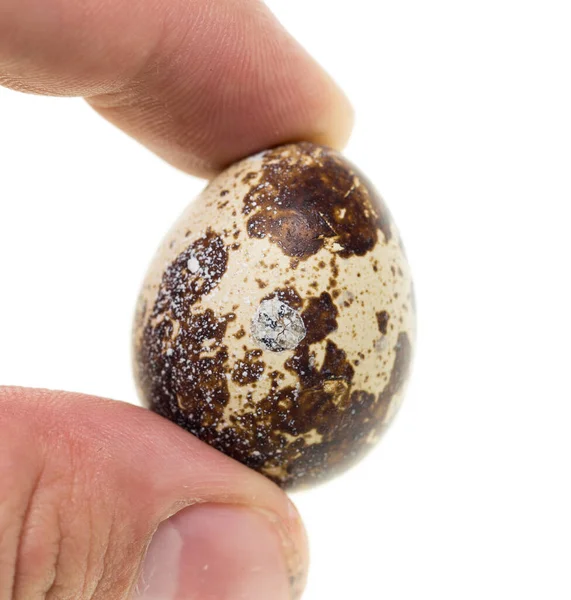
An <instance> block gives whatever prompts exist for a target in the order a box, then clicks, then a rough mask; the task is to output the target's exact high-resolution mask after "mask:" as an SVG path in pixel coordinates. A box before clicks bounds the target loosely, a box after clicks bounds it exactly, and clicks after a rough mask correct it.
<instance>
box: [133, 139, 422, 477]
mask: <svg viewBox="0 0 571 600" xmlns="http://www.w3.org/2000/svg"><path fill="white" fill-rule="evenodd" d="M414 327H415V316H414V298H413V291H412V283H411V278H410V273H409V267H408V264H407V261H406V257H405V254H404V251H403V247H402V244H401V242H400V238H399V235H398V232H397V230H396V229H395V226H394V224H393V222H392V220H391V217H390V214H389V213H388V211H387V209H386V207H385V205H384V203H383V201H382V199H381V198H380V196H379V195H378V194H377V193H376V192H375V190H374V189H373V188H372V186H371V184H370V182H369V181H368V180H367V179H366V178H365V177H364V176H363V175H362V174H361V173H360V172H359V171H358V170H357V169H356V168H355V167H354V166H353V165H352V164H351V163H349V162H348V161H347V160H346V159H345V158H344V157H343V156H342V155H341V154H339V153H338V152H336V151H334V150H332V149H330V148H326V147H322V146H318V145H314V144H310V143H299V144H290V145H286V146H281V147H278V148H275V149H272V150H267V151H265V152H262V153H260V154H257V155H255V156H252V157H250V158H246V159H244V160H242V161H241V162H239V163H237V164H235V165H233V166H231V167H230V168H228V169H227V170H226V171H224V172H223V173H222V174H220V175H219V176H218V177H216V178H215V179H214V180H213V181H212V182H211V183H210V184H209V185H208V186H207V187H206V188H205V190H204V191H203V192H202V193H201V194H200V195H199V196H198V198H197V199H196V200H195V201H194V202H192V203H191V204H190V206H189V207H188V208H187V210H186V211H185V212H184V213H183V215H182V216H181V217H180V218H179V220H178V221H177V222H176V223H175V225H174V227H173V228H172V230H171V231H170V233H169V234H168V235H167V237H166V238H165V240H164V242H163V244H162V245H161V247H160V248H159V251H158V252H157V255H156V257H155V259H154V261H153V262H152V264H151V267H150V269H149V272H148V274H147V276H146V279H145V282H144V284H143V289H142V292H141V295H140V298H139V304H138V308H137V314H136V318H135V325H134V363H135V376H136V381H137V385H138V388H139V392H140V395H141V398H142V400H143V402H144V404H145V405H146V406H148V407H150V408H151V409H152V410H153V411H155V412H157V413H158V414H160V415H163V416H165V417H167V418H168V419H171V420H172V421H174V422H175V423H178V424H179V425H181V426H182V427H184V428H185V429H187V430H188V431H190V432H191V433H193V434H194V435H196V436H198V437H199V438H200V439H201V440H204V441H205V442H207V443H208V444H211V445H212V446H214V447H215V448H217V449H219V450H221V451H222V452H224V453H225V454H227V455H229V456H231V457H233V458H235V459H237V460H239V461H241V462H242V463H244V464H246V465H248V466H249V467H251V468H253V469H256V470H258V471H260V472H261V473H263V474H264V475H266V476H267V477H269V478H270V479H272V480H273V481H275V482H276V483H278V484H279V485H281V486H282V487H287V488H293V487H300V486H307V485H311V484H315V483H317V482H319V481H322V480H324V479H326V478H328V477H330V476H331V475H333V474H335V473H337V472H340V471H342V470H344V469H346V468H347V467H348V466H350V465H351V464H352V463H354V462H355V461H356V460H357V459H359V458H360V457H361V456H362V455H363V454H364V453H365V452H366V451H367V450H368V449H369V448H370V447H371V446H372V445H374V444H375V443H376V442H377V440H378V439H379V437H380V436H381V435H382V433H383V432H384V431H385V429H386V428H387V426H388V424H389V423H390V421H391V420H392V418H393V416H394V414H395V412H396V411H397V409H398V407H399V405H400V403H401V399H402V395H403V391H404V385H405V381H406V378H407V374H408V372H409V366H410V362H411V357H412V344H413V338H414Z"/></svg>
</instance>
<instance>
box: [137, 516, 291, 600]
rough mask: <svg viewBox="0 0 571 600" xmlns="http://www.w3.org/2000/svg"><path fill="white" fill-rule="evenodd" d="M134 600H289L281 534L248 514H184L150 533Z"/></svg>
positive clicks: (264, 521) (172, 518) (163, 523)
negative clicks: (150, 536) (152, 534)
mask: <svg viewBox="0 0 571 600" xmlns="http://www.w3.org/2000/svg"><path fill="white" fill-rule="evenodd" d="M135 598H136V600H202V599H203V598H207V599H208V600H238V599H239V600H268V599H270V598H271V599H272V600H290V598H291V595H290V584H289V576H288V571H287V566H286V560H285V555H284V549H283V543H282V541H281V538H280V534H279V532H278V531H277V529H276V526H275V525H274V524H273V523H272V522H271V521H270V520H269V519H268V518H267V517H266V516H265V515H264V514H262V513H258V512H256V511H255V510H252V509H249V508H245V507H239V506H227V505H223V504H202V505H195V506H191V507H189V508H185V509H183V510H181V511H180V512H178V513H177V514H175V515H174V516H172V517H170V518H169V519H167V520H166V521H163V522H162V523H161V524H160V526H159V528H158V529H157V531H156V532H155V534H154V536H153V538H152V540H151V544H150V546H149V549H148V551H147V555H146V557H145V559H144V562H143V568H142V572H141V576H140V578H139V582H138V584H137V587H136V590H135Z"/></svg>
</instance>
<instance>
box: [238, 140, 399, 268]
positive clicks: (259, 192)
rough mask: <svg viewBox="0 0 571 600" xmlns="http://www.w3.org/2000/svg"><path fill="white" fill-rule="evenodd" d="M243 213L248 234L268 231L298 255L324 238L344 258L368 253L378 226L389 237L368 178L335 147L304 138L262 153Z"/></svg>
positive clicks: (315, 249)
mask: <svg viewBox="0 0 571 600" xmlns="http://www.w3.org/2000/svg"><path fill="white" fill-rule="evenodd" d="M244 181H245V182H246V183H248V182H249V181H250V178H247V177H246V178H244ZM243 212H244V214H246V215H248V216H249V218H248V225H247V231H248V234H249V235H250V236H251V237H258V238H265V237H268V236H271V237H270V238H269V239H270V240H271V241H272V242H274V243H276V244H277V245H278V246H279V247H280V248H281V249H282V251H283V252H284V254H286V255H288V256H290V257H294V258H297V259H306V258H308V257H309V256H312V255H314V254H316V253H317V252H318V251H319V250H320V249H321V248H322V247H323V245H324V243H325V240H326V239H328V238H330V239H332V240H334V241H335V242H337V243H338V244H339V245H340V246H341V249H340V250H339V251H338V254H339V256H341V257H344V258H347V257H349V256H353V255H357V256H363V255H365V254H366V253H367V252H369V251H370V250H371V249H372V248H373V247H374V246H375V244H376V243H377V239H378V233H379V231H380V232H382V234H383V236H384V239H385V241H389V240H390V239H391V228H390V222H391V218H390V215H389V213H388V210H387V209H386V207H385V205H384V203H383V201H382V200H381V198H380V196H379V195H378V194H377V193H376V192H375V190H374V188H373V187H372V185H371V184H370V182H369V181H368V180H367V179H366V178H365V177H364V176H363V175H362V174H361V173H360V172H359V171H358V170H357V169H356V168H355V167H354V166H353V165H352V164H351V163H349V162H348V161H347V160H346V159H344V158H343V157H342V156H341V155H340V154H339V153H338V152H336V151H334V150H332V149H330V148H326V147H322V146H317V145H315V144H310V143H308V142H303V143H300V144H296V145H291V146H286V147H281V148H276V149H274V150H271V151H268V152H267V153H266V154H265V155H264V158H263V160H262V166H261V173H260V178H259V181H258V182H257V184H255V185H253V186H252V189H251V190H250V191H249V192H248V193H247V194H246V196H245V198H244V208H243Z"/></svg>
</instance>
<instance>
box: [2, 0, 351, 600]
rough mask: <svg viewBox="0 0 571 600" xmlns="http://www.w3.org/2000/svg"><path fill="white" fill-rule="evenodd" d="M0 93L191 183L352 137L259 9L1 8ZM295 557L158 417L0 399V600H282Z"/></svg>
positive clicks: (53, 394) (261, 505) (332, 96)
mask: <svg viewBox="0 0 571 600" xmlns="http://www.w3.org/2000/svg"><path fill="white" fill-rule="evenodd" d="M0 84H2V85H4V86H7V87H9V88H12V89H15V90H19V91H23V92H30V93H38V94H46V95H56V96H83V97H85V99H86V100H87V102H88V103H89V104H90V105H91V106H92V107H93V108H95V110H97V111H98V112H100V113H101V114H102V115H103V116H104V117H105V118H107V119H108V120H110V121H111V122H112V123H114V124H115V125H117V126H118V127H120V128H122V129H123V130H124V131H126V132H127V133H129V134H130V135H132V136H133V137H135V138H136V139H138V140H139V141H140V142H141V143H143V144H145V145H146V146H148V147H149V148H150V149H152V150H153V151H155V152H156V153H157V154H158V155H159V156H160V157H162V158H163V159H165V160H167V161H169V162H170V163H172V164H173V165H175V166H176V167H178V168H180V169H183V170H185V171H187V172H188V173H191V174H194V175H199V176H204V177H210V176H212V175H214V174H215V173H217V172H218V171H220V170H221V169H222V168H223V167H224V166H226V165H227V164H229V163H231V162H233V161H235V160H237V159H239V158H241V157H243V156H246V155H248V154H251V153H253V152H256V151H259V150H262V149H264V148H268V147H272V146H275V145H277V144H280V143H284V142H288V141H296V140H308V141H313V142H316V143H323V144H328V145H330V146H332V147H334V148H341V147H343V145H344V144H345V142H346V140H347V138H348V136H349V133H350V130H351V125H352V111H351V108H350V106H349V103H348V101H347V99H346V98H345V96H344V95H343V93H342V92H341V91H340V90H339V89H338V88H337V86H336V85H335V83H334V82H333V81H332V80H331V79H330V77H329V76H328V75H327V74H326V73H325V72H324V71H323V70H322V69H321V68H320V67H319V66H318V65H317V63H315V61H313V59H311V58H310V57H309V56H308V55H307V53H306V52H305V51H304V50H303V49H302V48H301V47H300V46H299V45H298V44H297V43H296V42H295V40H293V39H292V38H291V37H290V36H289V35H288V34H287V33H286V32H285V31H284V30H283V28H282V27H281V26H280V25H279V23H278V22H277V21H276V19H275V18H274V17H273V16H272V15H271V13H270V12H269V11H268V9H267V8H266V7H265V6H264V5H263V4H262V3H261V2H259V1H258V0H217V1H216V2H214V1H213V0H123V1H122V2H117V1H116V0H81V1H80V0H0ZM15 225H16V226H17V224H15ZM126 422H128V423H129V429H128V432H126V431H125V427H124V424H125V423H126ZM307 556H308V553H307V544H306V538H305V533H304V529H303V525H302V523H301V521H300V518H299V516H298V514H297V511H296V510H295V508H294V507H293V505H292V504H291V502H290V501H289V500H288V498H287V497H286V496H285V494H284V493H283V492H282V491H281V490H279V489H278V488H277V486H275V485H274V484H273V483H271V482H270V481H269V480H267V479H265V478H264V477H262V476H261V475H259V474H257V473H255V472H254V471H251V470H249V469H247V468H245V467H244V466H242V465H240V464H239V463H237V462H235V461H233V460H231V459H229V458H228V457H226V456H224V455H223V454H221V453H219V452H217V451H216V450H214V449H212V448H210V447H209V446H207V445H205V444H203V443H202V442H200V441H199V440H197V439H196V438H194V437H193V436H191V435H189V434H188V433H186V432H185V431H183V430H182V429H180V428H178V427H177V426H176V425H174V424H172V423H170V422H168V421H167V420H165V419H162V418H161V417H159V416H157V415H155V414H153V413H151V412H149V411H146V410H144V409H142V408H139V407H135V406H132V405H129V404H126V403H123V402H118V401H113V400H106V399H101V398H94V397H92V396H88V395H82V394H70V393H66V392H58V391H47V390H34V389H26V388H15V387H0V600H13V599H18V600H35V599H36V598H37V599H40V598H48V599H51V600H55V599H58V600H59V599H64V598H65V599H67V598H73V599H74V600H76V599H78V600H81V599H84V598H85V599H93V600H100V599H105V600H114V599H127V598H137V599H139V600H141V599H143V598H144V599H147V600H153V599H158V598H161V599H162V600H179V599H180V600H182V599H185V598H191V599H193V600H203V599H208V600H218V599H220V600H232V599H233V598H238V597H239V598H248V599H249V600H258V599H260V600H261V599H262V598H264V599H267V598H270V597H271V598H272V599H275V600H282V599H283V600H285V599H288V598H297V597H299V596H300V595H301V592H302V590H303V586H304V582H305V577H306V573H307ZM182 567H184V568H182Z"/></svg>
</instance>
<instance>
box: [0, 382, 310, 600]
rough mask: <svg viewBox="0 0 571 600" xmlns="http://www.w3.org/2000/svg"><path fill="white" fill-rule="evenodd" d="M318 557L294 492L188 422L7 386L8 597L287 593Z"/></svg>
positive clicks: (3, 525)
mask: <svg viewBox="0 0 571 600" xmlns="http://www.w3.org/2000/svg"><path fill="white" fill-rule="evenodd" d="M306 563H307V548H306V542H305V534H304V530H303V526H302V524H301V522H300V520H299V517H298V515H297V512H296V511H295V509H294V508H293V505H292V504H291V503H290V501H289V500H288V499H287V497H286V496H285V494H284V493H283V492H282V491H281V490H280V489H279V488H278V487H277V486H275V485H274V484H273V483H271V482H270V481H268V480H266V479H265V478H264V477H262V476H261V475H258V474H257V473H255V472H253V471H251V470H249V469H247V468H246V467H244V466H242V465H241V464H239V463H237V462H235V461H233V460H232V459H229V458H227V457H226V456H224V455H222V454H221V453H219V452H217V451H216V450H214V449H212V448H210V447H209V446H207V445H205V444H203V443H202V442H200V441H199V440H197V439H196V438H194V437H193V436H192V435H189V434H188V433H187V432H185V431H184V430H182V429H181V428H179V427H177V426H176V425H174V424H172V423H170V422H169V421H167V420H165V419H162V418H161V417H158V416H157V415H155V414H153V413H151V412H149V411H146V410H144V409H141V408H138V407H135V406H131V405H128V404H124V403H121V402H114V401H111V400H103V399H99V398H94V397H90V396H84V395H80V394H70V393H64V392H49V391H44V390H31V389H23V388H0V600H12V599H17V600H20V599H22V600H35V599H40V598H48V599H54V600H55V599H56V598H57V599H58V600H59V599H66V600H67V599H72V598H73V599H74V600H82V599H90V600H101V599H105V600H114V599H129V600H130V599H132V598H134V599H137V600H142V599H144V600H183V599H185V600H186V599H191V600H219V599H220V600H233V599H243V600H246V599H247V600H258V599H259V600H262V599H263V600H267V599H268V598H272V600H286V599H291V598H297V597H299V594H301V591H302V588H303V585H304V580H305V569H306Z"/></svg>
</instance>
